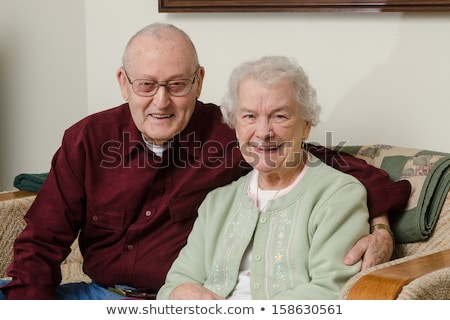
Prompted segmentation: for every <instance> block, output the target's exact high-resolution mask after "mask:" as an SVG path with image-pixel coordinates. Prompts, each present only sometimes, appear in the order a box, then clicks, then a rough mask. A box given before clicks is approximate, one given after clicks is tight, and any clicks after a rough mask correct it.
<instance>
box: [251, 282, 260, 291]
mask: <svg viewBox="0 0 450 320" xmlns="http://www.w3.org/2000/svg"><path fill="white" fill-rule="evenodd" d="M259 288H261V285H260V284H259V283H256V284H255V285H254V286H253V289H255V290H258V289H259Z"/></svg>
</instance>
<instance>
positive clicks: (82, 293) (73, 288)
mask: <svg viewBox="0 0 450 320" xmlns="http://www.w3.org/2000/svg"><path fill="white" fill-rule="evenodd" d="M8 282H9V280H0V300H5V296H4V295H3V293H2V292H1V287H2V286H3V285H4V284H6V283H8ZM120 288H122V287H120ZM123 298H124V297H122V296H121V295H119V294H117V293H114V292H111V291H109V290H108V289H106V288H104V287H102V286H100V285H98V284H96V283H86V282H73V283H66V284H62V285H60V286H59V287H58V288H56V291H55V299H56V300H120V299H123Z"/></svg>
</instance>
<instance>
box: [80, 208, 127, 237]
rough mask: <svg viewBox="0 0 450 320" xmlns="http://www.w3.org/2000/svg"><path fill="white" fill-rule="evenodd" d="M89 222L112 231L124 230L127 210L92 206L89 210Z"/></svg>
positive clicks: (87, 216)
mask: <svg viewBox="0 0 450 320" xmlns="http://www.w3.org/2000/svg"><path fill="white" fill-rule="evenodd" d="M86 218H87V224H88V225H91V226H92V227H97V228H101V229H105V230H111V231H122V230H123V228H124V221H125V210H117V209H108V208H96V207H91V208H88V210H87V215H86Z"/></svg>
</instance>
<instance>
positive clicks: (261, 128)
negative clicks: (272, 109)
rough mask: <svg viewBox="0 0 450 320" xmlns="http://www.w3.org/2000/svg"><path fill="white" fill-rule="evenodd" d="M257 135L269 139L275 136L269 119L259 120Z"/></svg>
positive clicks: (262, 138)
mask: <svg viewBox="0 0 450 320" xmlns="http://www.w3.org/2000/svg"><path fill="white" fill-rule="evenodd" d="M256 134H257V137H258V138H259V139H261V140H269V139H270V138H272V137H273V130H272V125H271V123H270V122H269V121H268V120H267V119H261V120H259V121H258V122H257V129H256Z"/></svg>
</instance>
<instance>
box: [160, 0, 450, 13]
mask: <svg viewBox="0 0 450 320" xmlns="http://www.w3.org/2000/svg"><path fill="white" fill-rule="evenodd" d="M158 9H159V12H320V11H323V12H330V11H332V12H338V11H354V12H439V11H450V0H390V1H386V0H345V1H342V0H316V1H311V0H246V1H239V0H159V3H158Z"/></svg>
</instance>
